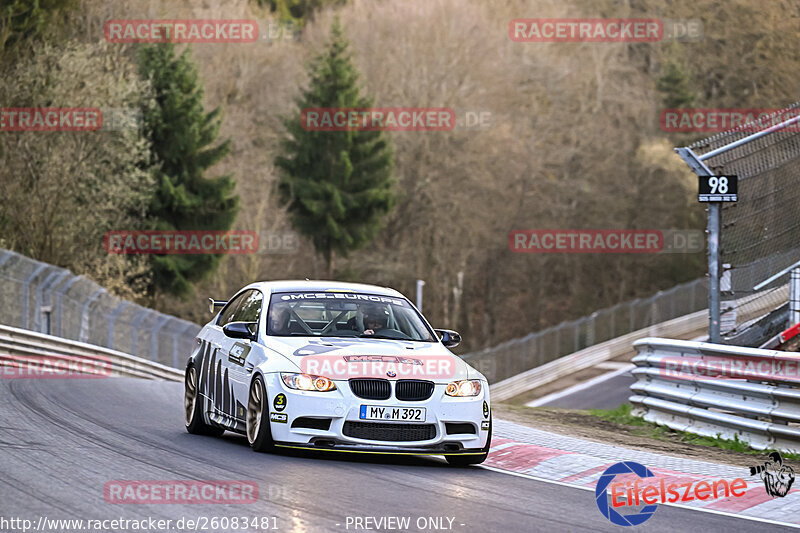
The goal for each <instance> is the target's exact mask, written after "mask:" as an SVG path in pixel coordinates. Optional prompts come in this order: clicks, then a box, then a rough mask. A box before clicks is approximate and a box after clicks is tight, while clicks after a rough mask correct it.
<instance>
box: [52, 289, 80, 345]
mask: <svg viewBox="0 0 800 533" xmlns="http://www.w3.org/2000/svg"><path fill="white" fill-rule="evenodd" d="M79 279H81V276H72V279H71V280H69V282H67V283H65V284H64V285H62V286H61V288H60V289H58V290H57V291H56V327H55V331H56V332H57V333H56V335H58V336H59V337H63V336H64V331H63V330H62V326H61V323H62V317H63V315H64V302H63V298H64V294H66V292H67V291H68V290H69V289H70V287H72V286H73V285H74V284H75V282H77V281H78V280H79Z"/></svg>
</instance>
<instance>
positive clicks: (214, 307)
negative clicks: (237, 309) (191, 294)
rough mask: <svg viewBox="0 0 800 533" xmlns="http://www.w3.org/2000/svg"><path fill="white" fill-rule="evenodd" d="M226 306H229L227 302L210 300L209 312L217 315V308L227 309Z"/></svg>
mask: <svg viewBox="0 0 800 533" xmlns="http://www.w3.org/2000/svg"><path fill="white" fill-rule="evenodd" d="M226 305H228V302H227V301H226V300H215V299H214V298H209V299H208V310H209V311H210V312H211V314H212V315H216V314H217V307H225V306H226Z"/></svg>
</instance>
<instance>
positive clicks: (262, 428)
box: [247, 376, 275, 452]
mask: <svg viewBox="0 0 800 533" xmlns="http://www.w3.org/2000/svg"><path fill="white" fill-rule="evenodd" d="M268 406H269V402H268V401H267V388H266V387H265V386H264V380H263V379H262V378H261V376H256V377H255V378H254V379H253V382H252V383H251V384H250V395H249V396H248V399H247V442H249V443H250V447H251V448H253V449H254V450H255V451H257V452H268V451H271V450H272V449H273V448H274V447H275V442H274V441H273V440H272V431H271V429H270V425H269V407H268Z"/></svg>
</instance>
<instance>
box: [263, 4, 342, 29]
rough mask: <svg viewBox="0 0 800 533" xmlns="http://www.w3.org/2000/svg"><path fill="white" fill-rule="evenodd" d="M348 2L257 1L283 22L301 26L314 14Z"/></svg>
mask: <svg viewBox="0 0 800 533" xmlns="http://www.w3.org/2000/svg"><path fill="white" fill-rule="evenodd" d="M346 1H347V0H256V3H257V4H258V5H259V6H265V7H268V8H269V10H270V11H271V12H273V13H277V14H278V18H279V20H280V21H281V22H292V23H296V24H300V25H301V26H302V25H303V24H305V23H306V21H307V20H309V19H310V18H312V17H313V16H314V13H315V12H317V11H319V10H321V9H323V8H327V7H330V6H341V5H344V4H345V3H346Z"/></svg>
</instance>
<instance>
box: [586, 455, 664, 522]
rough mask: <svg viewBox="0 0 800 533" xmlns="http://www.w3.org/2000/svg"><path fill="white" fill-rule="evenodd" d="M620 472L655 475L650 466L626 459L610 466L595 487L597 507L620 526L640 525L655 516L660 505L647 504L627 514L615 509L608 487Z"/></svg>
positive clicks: (642, 475)
mask: <svg viewBox="0 0 800 533" xmlns="http://www.w3.org/2000/svg"><path fill="white" fill-rule="evenodd" d="M620 474H636V475H637V476H639V477H640V478H647V477H654V475H653V472H651V471H650V469H649V468H647V467H646V466H644V465H642V464H639V463H634V462H633V461H624V462H622V463H616V464H613V465H611V466H609V467H608V468H607V469H606V471H605V472H603V475H602V476H600V479H598V480H597V487H595V489H594V498H595V500H596V501H597V508H598V509H600V512H601V513H603V516H605V517H606V518H608V519H609V520H611V522H612V523H614V524H616V525H618V526H638V525H639V524H642V523H644V522H645V521H646V520H647V519H648V518H650V517H651V516H653V513H655V512H656V509H658V505H657V504H652V505H645V506H644V507H642V508H641V509H640V510H639V511H638V512H636V513H631V514H627V515H623V514H620V513H619V512H617V511H616V510H614V508H613V506H612V505H609V503H610V502H609V498H608V491H607V489H608V486H609V485H610V484H611V482H612V481H614V478H615V477H616V476H617V475H620Z"/></svg>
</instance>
